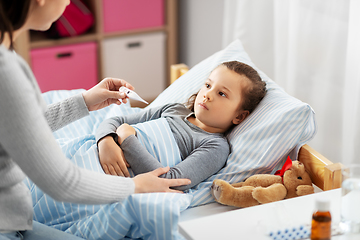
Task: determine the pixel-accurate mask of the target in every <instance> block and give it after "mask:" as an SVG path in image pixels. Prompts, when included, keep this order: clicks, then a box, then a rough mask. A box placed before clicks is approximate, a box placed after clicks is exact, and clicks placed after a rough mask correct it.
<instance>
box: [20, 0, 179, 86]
mask: <svg viewBox="0 0 360 240" xmlns="http://www.w3.org/2000/svg"><path fill="white" fill-rule="evenodd" d="M149 1H150V0H149ZM84 3H85V4H86V5H87V6H88V7H89V8H90V10H91V11H92V13H93V14H94V17H95V24H94V26H92V28H91V29H90V30H89V31H88V32H87V33H85V34H83V35H79V36H74V37H67V38H61V39H49V38H46V37H45V35H44V34H43V33H42V32H34V31H28V32H25V33H23V34H22V35H21V36H19V37H18V38H17V40H16V42H15V50H16V52H17V53H18V54H20V55H21V56H22V57H23V58H24V59H25V60H26V61H27V62H28V63H29V65H30V66H31V57H30V51H31V50H32V49H37V48H46V47H55V46H62V45H70V44H77V43H85V42H96V43H97V46H98V48H97V56H98V60H97V61H98V64H97V66H98V79H99V80H101V79H103V78H104V77H107V76H105V75H104V66H103V62H104V61H103V59H102V58H103V42H104V40H106V39H109V38H114V37H122V36H136V35H140V34H146V33H157V32H160V33H164V34H165V39H166V40H165V43H166V46H165V63H166V64H165V66H164V71H166V72H165V76H166V77H165V79H166V83H165V87H166V86H168V85H169V84H170V72H169V69H170V66H171V65H172V64H176V63H177V62H178V51H177V49H178V48H177V46H178V42H177V41H178V35H177V32H178V29H177V25H178V20H177V18H178V12H177V11H178V7H177V5H178V1H177V0H164V11H165V13H164V25H163V26H160V27H152V28H144V29H135V30H126V31H117V32H105V31H104V29H103V25H104V22H103V5H102V1H101V0H84ZM149 61H151V59H149ZM119 77H121V76H119Z"/></svg>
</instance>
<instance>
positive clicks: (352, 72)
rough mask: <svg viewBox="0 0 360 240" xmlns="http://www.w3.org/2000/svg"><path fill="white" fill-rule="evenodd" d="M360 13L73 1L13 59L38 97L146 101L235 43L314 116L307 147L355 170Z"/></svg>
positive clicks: (267, 0)
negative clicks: (131, 89) (128, 93)
mask: <svg viewBox="0 0 360 240" xmlns="http://www.w3.org/2000/svg"><path fill="white" fill-rule="evenodd" d="M359 12H360V1H357V0H341V1H340V0H327V1H324V0H291V1H290V0H222V1H219V0H136V1H126V0H81V1H80V0H72V1H71V5H69V6H68V8H67V10H66V11H65V13H64V15H63V16H62V17H61V18H60V19H59V20H58V21H57V22H56V23H54V24H53V26H52V27H51V29H50V30H49V31H47V32H45V33H43V32H29V33H26V34H24V36H21V38H19V40H18V42H17V44H16V50H17V52H18V53H19V54H21V55H22V56H23V57H24V58H25V59H26V60H27V61H28V62H29V63H30V65H31V67H32V69H33V71H34V73H35V76H36V77H37V80H38V82H39V84H40V87H41V90H42V91H43V92H46V91H50V90H59V89H77V88H84V89H88V88H90V87H91V86H93V85H94V84H96V82H97V81H99V80H100V79H102V78H103V77H117V78H123V79H126V80H127V81H129V82H130V83H132V84H133V85H134V86H135V87H136V91H137V92H138V93H139V94H140V95H141V96H142V97H143V98H145V99H146V100H148V101H152V100H153V99H154V98H156V96H157V95H158V94H159V93H161V92H162V91H163V90H164V89H165V88H166V87H167V86H168V85H169V74H170V73H169V67H170V65H171V64H176V63H185V64H187V65H188V66H189V67H193V66H194V65H196V64H197V63H198V62H200V61H201V60H203V59H205V58H206V57H208V56H210V55H212V54H213V53H215V52H217V51H219V50H221V49H223V48H224V47H226V46H227V45H228V44H229V43H231V42H232V41H233V40H235V39H240V40H241V41H242V43H243V45H244V48H245V50H246V51H247V53H248V54H249V56H250V58H251V59H252V61H253V62H254V64H255V65H256V66H257V67H258V68H259V69H261V70H262V71H263V72H264V73H265V74H267V75H268V76H269V77H270V78H271V79H273V80H274V81H275V82H277V83H278V84H279V85H280V86H281V87H283V88H284V89H285V91H286V92H288V93H289V94H290V95H292V96H295V97H296V98H298V99H300V100H302V101H303V102H307V103H309V104H310V105H311V106H312V108H313V109H314V111H315V112H316V119H317V125H318V132H317V135H316V136H315V138H314V139H313V140H312V141H311V142H310V143H309V145H310V146H311V147H313V148H315V149H316V150H317V151H318V152H320V153H321V154H322V155H324V156H326V157H327V158H329V159H330V160H331V161H333V162H343V163H345V164H348V163H350V162H360V160H359V159H358V157H357V154H358V153H359V152H360V150H359V148H360V127H359V124H360V121H359V120H360V111H359V110H360V106H359V104H360V101H359V99H358V98H359V96H360V70H359V69H360V59H359V58H360V14H358V13H359ZM63 69H68V71H64V70H63Z"/></svg>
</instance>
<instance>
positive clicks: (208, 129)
mask: <svg viewBox="0 0 360 240" xmlns="http://www.w3.org/2000/svg"><path fill="white" fill-rule="evenodd" d="M187 120H188V121H189V122H191V123H192V124H194V125H195V126H197V127H199V128H201V129H202V130H204V131H205V132H209V133H224V132H225V131H224V130H223V129H219V128H214V127H210V126H206V125H205V124H203V123H202V122H200V121H199V120H198V119H197V118H196V117H194V116H189V117H188V118H187Z"/></svg>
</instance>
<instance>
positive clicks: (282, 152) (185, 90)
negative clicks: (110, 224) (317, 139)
mask: <svg viewBox="0 0 360 240" xmlns="http://www.w3.org/2000/svg"><path fill="white" fill-rule="evenodd" d="M232 60H237V61H240V62H244V63H246V64H248V65H250V66H252V67H253V68H255V69H256V70H257V71H258V73H259V74H260V76H261V78H262V79H263V80H264V81H265V82H266V84H267V93H266V96H265V98H264V99H263V100H262V101H261V103H260V104H259V106H258V107H257V108H256V109H255V111H254V112H253V113H251V114H250V115H249V117H247V118H246V119H245V120H244V121H243V122H242V123H241V124H240V125H239V126H237V127H236V128H234V130H233V131H232V132H231V133H230V134H229V135H228V139H229V142H230V144H231V148H232V152H231V154H230V156H229V158H228V161H227V164H226V166H225V167H224V168H223V169H222V170H220V171H219V172H218V173H217V174H215V175H213V176H211V177H210V178H208V179H207V180H206V181H204V182H203V183H200V184H199V185H198V186H197V189H198V190H200V191H203V193H202V194H199V192H198V191H196V190H191V191H194V193H195V192H197V193H196V194H194V198H195V199H193V201H192V204H191V205H197V203H200V202H201V203H203V202H204V200H205V199H208V200H205V202H208V201H211V200H212V199H211V196H210V193H209V188H210V186H211V184H212V181H213V180H214V179H218V178H220V179H223V180H226V181H229V182H231V183H233V182H239V181H242V180H244V179H245V178H247V177H249V176H250V175H253V174H257V173H271V172H274V171H275V170H277V169H278V168H280V167H281V166H282V164H283V163H284V162H285V160H286V158H287V156H288V155H290V157H291V159H292V160H297V155H298V151H299V149H300V147H301V146H302V145H303V144H305V143H306V142H307V141H309V140H311V139H312V138H313V137H314V135H315V133H316V123H315V113H314V111H313V109H312V108H311V107H310V106H309V105H308V104H306V103H304V102H301V101H300V100H298V99H296V98H294V97H292V96H290V95H288V94H287V93H286V92H285V91H284V90H283V89H282V88H281V87H279V86H278V85H277V84H276V83H275V82H274V81H272V80H271V79H270V78H269V77H268V76H266V75H265V74H264V73H263V72H262V71H260V70H259V69H258V68H256V66H255V65H254V64H253V63H252V62H251V60H250V58H249V56H248V54H247V53H246V52H245V50H244V48H243V46H242V44H241V42H240V41H239V40H236V41H234V42H232V43H231V44H230V45H229V46H227V47H226V48H225V49H223V50H221V51H219V52H217V53H215V54H213V55H212V56H210V57H208V58H207V59H205V60H203V61H202V62H200V63H199V64H197V65H196V66H194V67H193V68H191V69H190V70H189V72H187V73H186V74H185V75H183V76H181V77H180V78H179V79H178V80H176V81H175V82H174V83H173V84H172V85H171V86H169V87H168V88H167V89H166V90H164V91H163V92H162V93H161V94H160V95H159V96H158V97H157V98H156V99H155V100H154V101H153V102H152V103H151V104H150V105H149V106H148V107H155V106H159V105H163V104H165V103H170V102H182V103H184V102H186V101H187V99H188V98H189V96H190V95H192V94H193V93H196V92H197V91H198V90H199V89H200V87H201V86H202V85H203V84H204V82H205V80H206V78H207V77H208V76H209V74H210V72H211V71H212V70H213V69H214V68H215V67H217V66H218V65H219V64H221V63H222V62H226V61H232ZM204 189H206V190H204Z"/></svg>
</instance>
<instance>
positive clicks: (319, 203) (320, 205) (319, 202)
mask: <svg viewBox="0 0 360 240" xmlns="http://www.w3.org/2000/svg"><path fill="white" fill-rule="evenodd" d="M316 209H317V210H318V211H320V212H328V211H329V210H330V202H329V200H326V199H316Z"/></svg>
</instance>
